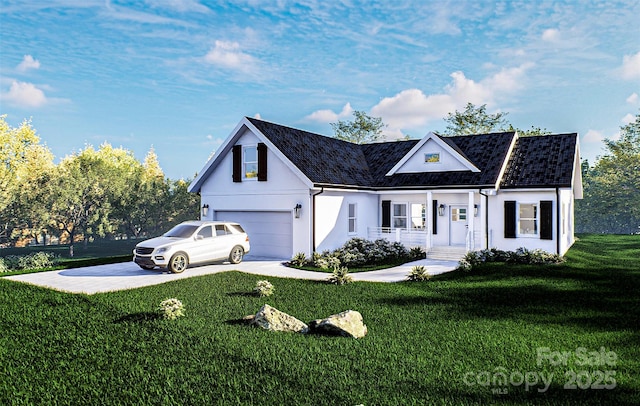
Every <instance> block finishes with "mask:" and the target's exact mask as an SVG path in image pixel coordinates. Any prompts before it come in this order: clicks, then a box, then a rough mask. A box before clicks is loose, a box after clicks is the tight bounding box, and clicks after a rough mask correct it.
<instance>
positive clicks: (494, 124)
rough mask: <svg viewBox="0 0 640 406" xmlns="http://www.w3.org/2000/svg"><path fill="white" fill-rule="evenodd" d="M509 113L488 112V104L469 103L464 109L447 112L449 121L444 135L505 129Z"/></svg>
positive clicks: (481, 132) (483, 132) (446, 119)
mask: <svg viewBox="0 0 640 406" xmlns="http://www.w3.org/2000/svg"><path fill="white" fill-rule="evenodd" d="M507 114H509V113H502V112H499V113H495V114H488V113H487V105H486V104H483V105H482V106H479V107H476V106H475V105H474V104H473V103H467V106H466V107H465V109H464V111H458V110H456V111H455V113H449V114H447V118H445V119H444V121H446V122H447V123H448V125H447V128H446V130H444V135H447V136H454V135H469V134H486V133H491V132H496V131H503V129H505V128H508V126H509V124H508V122H507V120H506V118H505V117H506V116H507Z"/></svg>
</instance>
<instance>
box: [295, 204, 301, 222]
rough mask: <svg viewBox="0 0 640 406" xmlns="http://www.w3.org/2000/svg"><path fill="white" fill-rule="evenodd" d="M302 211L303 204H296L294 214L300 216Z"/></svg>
mask: <svg viewBox="0 0 640 406" xmlns="http://www.w3.org/2000/svg"><path fill="white" fill-rule="evenodd" d="M301 212H302V205H301V204H300V203H298V204H296V207H294V208H293V215H294V216H295V218H297V219H299V218H300V213H301Z"/></svg>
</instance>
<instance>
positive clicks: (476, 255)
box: [457, 247, 564, 271]
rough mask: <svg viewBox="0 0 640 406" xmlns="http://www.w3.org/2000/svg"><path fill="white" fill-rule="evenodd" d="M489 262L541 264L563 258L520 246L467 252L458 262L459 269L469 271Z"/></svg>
mask: <svg viewBox="0 0 640 406" xmlns="http://www.w3.org/2000/svg"><path fill="white" fill-rule="evenodd" d="M491 262H507V263H511V264H525V265H527V264H528V265H542V264H559V263H562V262H564V258H562V257H561V256H560V255H557V254H551V253H549V252H546V251H543V250H540V249H536V250H533V251H531V250H528V249H527V248H524V247H520V248H518V249H517V250H515V251H501V250H498V249H496V248H491V249H485V250H481V251H471V252H468V253H467V254H466V255H465V256H464V257H463V258H462V260H460V262H459V263H458V268H457V269H459V270H463V271H470V270H472V269H473V268H474V267H476V266H478V265H480V264H483V263H491Z"/></svg>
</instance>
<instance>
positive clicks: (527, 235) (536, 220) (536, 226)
mask: <svg viewBox="0 0 640 406" xmlns="http://www.w3.org/2000/svg"><path fill="white" fill-rule="evenodd" d="M525 205H527V206H533V207H534V211H535V218H533V217H524V218H523V217H521V216H520V211H521V207H522V206H525ZM523 220H524V221H531V220H533V221H534V230H535V232H534V233H523V232H521V230H522V227H521V225H520V222H521V221H523ZM516 237H521V238H540V202H517V204H516Z"/></svg>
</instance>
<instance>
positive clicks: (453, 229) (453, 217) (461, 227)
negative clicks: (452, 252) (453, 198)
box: [449, 206, 469, 245]
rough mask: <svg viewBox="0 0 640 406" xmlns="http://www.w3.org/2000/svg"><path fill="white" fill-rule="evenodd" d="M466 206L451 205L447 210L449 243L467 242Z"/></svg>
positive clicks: (462, 243)
mask: <svg viewBox="0 0 640 406" xmlns="http://www.w3.org/2000/svg"><path fill="white" fill-rule="evenodd" d="M468 224H469V223H468V222H467V206H451V210H449V245H465V244H466V242H467V230H468V228H469V225H468Z"/></svg>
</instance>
